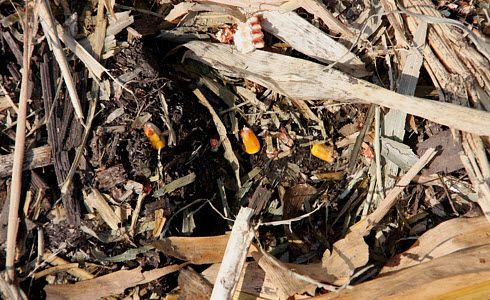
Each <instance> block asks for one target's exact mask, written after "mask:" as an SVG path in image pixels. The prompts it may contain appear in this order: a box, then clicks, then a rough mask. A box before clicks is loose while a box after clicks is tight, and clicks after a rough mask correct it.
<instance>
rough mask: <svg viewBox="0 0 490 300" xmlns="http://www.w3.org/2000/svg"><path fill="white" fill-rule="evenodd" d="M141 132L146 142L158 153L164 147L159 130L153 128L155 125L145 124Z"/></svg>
mask: <svg viewBox="0 0 490 300" xmlns="http://www.w3.org/2000/svg"><path fill="white" fill-rule="evenodd" d="M143 130H144V131H145V135H146V137H147V138H148V141H149V142H150V144H151V146H152V147H153V148H154V149H155V150H159V151H160V150H161V149H162V148H163V147H165V140H164V139H163V137H162V133H161V131H160V129H158V127H156V126H155V124H153V123H150V122H147V123H145V125H144V126H143Z"/></svg>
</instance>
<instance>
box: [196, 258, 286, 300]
mask: <svg viewBox="0 0 490 300" xmlns="http://www.w3.org/2000/svg"><path fill="white" fill-rule="evenodd" d="M220 266H221V264H219V263H218V264H214V265H212V266H211V267H209V268H207V269H206V270H205V271H204V272H202V275H203V276H204V278H206V279H207V280H208V281H209V282H211V283H214V282H215V281H216V276H217V275H218V271H219V269H220ZM276 286H277V285H275V284H274V281H273V278H272V277H271V276H270V275H267V274H266V273H265V272H264V270H262V269H261V268H260V267H259V265H258V263H257V262H255V261H251V262H245V265H244V267H243V271H242V273H241V274H240V279H239V281H238V284H237V288H236V291H235V294H234V296H233V299H241V298H240V297H241V296H244V297H245V296H248V297H258V299H277V298H278V297H277V295H278V288H277V287H276ZM244 299H246V298H244ZM252 299H257V298H252Z"/></svg>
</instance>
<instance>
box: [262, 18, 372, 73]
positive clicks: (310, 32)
mask: <svg viewBox="0 0 490 300" xmlns="http://www.w3.org/2000/svg"><path fill="white" fill-rule="evenodd" d="M262 16H263V18H264V20H263V21H262V23H261V25H262V28H263V29H264V30H265V31H267V32H269V33H271V34H273V35H275V36H276V37H278V38H279V39H281V40H283V41H284V42H286V43H288V44H289V45H291V47H293V48H294V49H295V50H297V51H299V52H301V53H303V54H305V55H308V56H310V57H312V58H315V59H317V60H318V61H321V62H324V63H332V62H336V61H338V63H337V65H336V67H338V68H339V69H340V70H342V71H344V72H346V73H348V74H350V75H352V76H355V77H364V76H367V75H369V73H368V72H367V71H366V69H365V68H364V63H363V62H362V61H361V60H360V59H359V58H358V57H357V56H356V55H354V54H353V53H351V52H350V51H349V49H347V48H346V47H345V46H344V45H342V44H340V43H339V42H337V41H335V40H334V39H332V38H331V37H329V36H328V35H326V34H325V33H324V32H322V31H321V30H320V29H318V28H316V27H315V26H313V25H312V24H311V23H309V22H308V21H306V20H305V19H303V18H301V17H300V16H298V15H297V14H296V13H294V12H278V11H265V12H263V13H262Z"/></svg>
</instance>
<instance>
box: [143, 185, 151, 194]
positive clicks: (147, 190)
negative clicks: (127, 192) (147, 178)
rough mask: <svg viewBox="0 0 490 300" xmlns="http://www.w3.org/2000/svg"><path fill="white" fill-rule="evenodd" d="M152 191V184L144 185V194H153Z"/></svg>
mask: <svg viewBox="0 0 490 300" xmlns="http://www.w3.org/2000/svg"><path fill="white" fill-rule="evenodd" d="M151 190H152V188H151V184H150V183H145V184H144V185H143V193H145V194H149V193H151Z"/></svg>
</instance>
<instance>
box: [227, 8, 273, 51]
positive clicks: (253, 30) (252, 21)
mask: <svg viewBox="0 0 490 300" xmlns="http://www.w3.org/2000/svg"><path fill="white" fill-rule="evenodd" d="M261 19H262V16H261V15H258V14H257V15H254V16H252V17H251V18H249V19H248V20H247V21H246V22H245V23H239V24H238V25H237V28H236V32H235V34H234V36H233V42H234V43H235V46H236V48H237V50H238V51H240V52H241V53H249V52H252V51H254V50H255V49H259V48H264V46H265V43H264V33H263V32H262V26H261V25H260V22H261V21H262V20H261Z"/></svg>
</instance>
